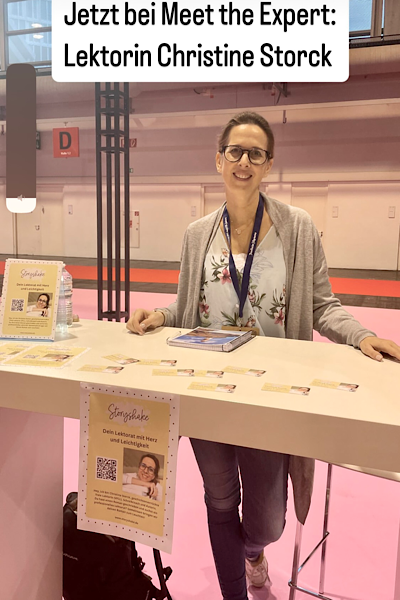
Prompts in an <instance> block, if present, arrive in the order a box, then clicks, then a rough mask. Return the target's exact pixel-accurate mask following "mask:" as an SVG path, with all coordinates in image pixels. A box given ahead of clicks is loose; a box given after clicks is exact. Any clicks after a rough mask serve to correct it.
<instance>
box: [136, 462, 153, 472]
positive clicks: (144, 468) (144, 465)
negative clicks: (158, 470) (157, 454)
mask: <svg viewBox="0 0 400 600" xmlns="http://www.w3.org/2000/svg"><path fill="white" fill-rule="evenodd" d="M139 469H142V471H148V472H149V473H150V475H154V473H155V469H154V467H149V466H148V465H146V464H145V463H142V464H141V465H139Z"/></svg>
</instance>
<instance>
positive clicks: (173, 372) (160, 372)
mask: <svg viewBox="0 0 400 600" xmlns="http://www.w3.org/2000/svg"><path fill="white" fill-rule="evenodd" d="M153 375H156V376H166V377H171V376H172V377H216V378H221V377H223V375H224V372H223V371H206V370H199V369H153Z"/></svg>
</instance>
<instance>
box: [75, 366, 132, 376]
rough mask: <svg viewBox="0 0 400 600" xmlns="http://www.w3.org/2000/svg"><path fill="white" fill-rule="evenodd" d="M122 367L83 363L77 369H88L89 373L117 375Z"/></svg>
mask: <svg viewBox="0 0 400 600" xmlns="http://www.w3.org/2000/svg"><path fill="white" fill-rule="evenodd" d="M123 370H124V367H116V366H115V365H109V366H104V365H83V367H81V368H80V369H78V371H90V372H91V373H108V374H111V375H118V373H121V371H123Z"/></svg>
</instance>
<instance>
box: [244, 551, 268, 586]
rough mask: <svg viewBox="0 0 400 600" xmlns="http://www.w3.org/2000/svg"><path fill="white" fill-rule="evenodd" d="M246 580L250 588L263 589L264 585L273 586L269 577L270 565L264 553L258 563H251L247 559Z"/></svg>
mask: <svg viewBox="0 0 400 600" xmlns="http://www.w3.org/2000/svg"><path fill="white" fill-rule="evenodd" d="M246 579H247V583H248V585H249V586H250V585H254V587H258V588H261V587H263V586H264V585H266V586H267V587H269V586H270V585H271V580H270V578H269V576H268V563H267V559H266V558H265V556H264V553H262V554H261V555H260V558H259V559H258V561H257V562H250V561H249V559H248V558H246Z"/></svg>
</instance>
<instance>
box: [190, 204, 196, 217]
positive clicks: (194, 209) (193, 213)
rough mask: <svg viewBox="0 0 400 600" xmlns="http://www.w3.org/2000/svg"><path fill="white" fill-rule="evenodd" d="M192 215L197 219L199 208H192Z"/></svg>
mask: <svg viewBox="0 0 400 600" xmlns="http://www.w3.org/2000/svg"><path fill="white" fill-rule="evenodd" d="M190 214H191V216H192V217H195V216H196V215H197V207H196V206H192V209H191V211H190Z"/></svg>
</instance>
